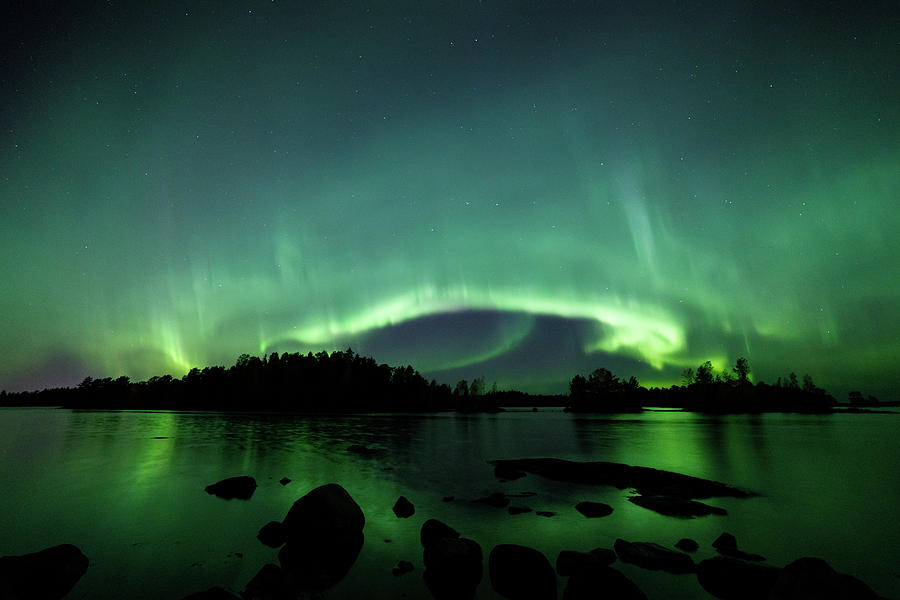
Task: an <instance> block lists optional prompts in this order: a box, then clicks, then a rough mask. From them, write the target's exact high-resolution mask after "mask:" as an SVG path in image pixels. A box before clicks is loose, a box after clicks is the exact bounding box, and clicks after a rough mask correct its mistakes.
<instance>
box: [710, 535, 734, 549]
mask: <svg viewBox="0 0 900 600" xmlns="http://www.w3.org/2000/svg"><path fill="white" fill-rule="evenodd" d="M712 547H713V548H715V549H716V550H724V551H725V552H728V551H729V550H737V549H738V546H737V538H736V537H734V536H733V535H731V534H730V533H728V532H727V531H725V532H722V535H720V536H719V537H717V538H716V539H715V541H714V542H713V543H712Z"/></svg>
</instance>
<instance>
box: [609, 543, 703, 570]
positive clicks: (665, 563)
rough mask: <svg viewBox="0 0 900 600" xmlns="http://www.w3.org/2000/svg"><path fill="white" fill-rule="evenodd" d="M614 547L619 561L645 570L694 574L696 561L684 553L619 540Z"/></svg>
mask: <svg viewBox="0 0 900 600" xmlns="http://www.w3.org/2000/svg"><path fill="white" fill-rule="evenodd" d="M614 547H615V549H616V554H618V555H619V560H622V561H623V562H627V563H631V564H634V565H637V566H639V567H641V568H644V569H652V570H662V571H666V572H668V573H675V574H679V573H693V572H694V570H695V566H694V560H693V559H692V558H691V557H690V556H688V555H687V554H685V553H683V552H678V551H677V550H670V549H669V548H665V547H664V546H660V545H659V544H654V543H653V542H626V541H625V540H623V539H621V538H620V539H617V540H616V542H615V544H614Z"/></svg>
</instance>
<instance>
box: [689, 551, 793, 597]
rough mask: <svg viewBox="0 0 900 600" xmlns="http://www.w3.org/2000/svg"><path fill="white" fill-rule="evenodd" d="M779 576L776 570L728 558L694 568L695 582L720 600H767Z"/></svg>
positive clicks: (709, 561)
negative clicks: (763, 599) (765, 599)
mask: <svg viewBox="0 0 900 600" xmlns="http://www.w3.org/2000/svg"><path fill="white" fill-rule="evenodd" d="M780 573H781V569H779V568H778V567H773V566H770V565H761V564H759V563H756V562H752V561H748V560H741V559H739V558H732V557H730V556H715V557H713V558H708V559H706V560H704V561H702V562H701V563H700V564H699V565H697V581H699V582H700V585H701V586H703V589H705V590H706V591H707V592H709V593H710V594H712V595H713V596H715V597H716V598H721V599H722V600H759V599H760V598H768V594H769V591H770V590H771V589H772V588H773V587H774V585H775V581H776V580H777V579H778V576H779V574H780Z"/></svg>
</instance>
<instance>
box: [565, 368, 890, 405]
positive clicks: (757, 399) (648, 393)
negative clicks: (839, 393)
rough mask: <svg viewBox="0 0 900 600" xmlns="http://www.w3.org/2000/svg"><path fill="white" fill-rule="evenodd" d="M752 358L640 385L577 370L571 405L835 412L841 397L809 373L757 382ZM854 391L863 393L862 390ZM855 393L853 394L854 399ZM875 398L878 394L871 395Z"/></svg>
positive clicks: (605, 372) (606, 373) (600, 371)
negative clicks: (676, 381) (676, 380)
mask: <svg viewBox="0 0 900 600" xmlns="http://www.w3.org/2000/svg"><path fill="white" fill-rule="evenodd" d="M750 375H751V369H750V363H749V361H748V360H747V359H746V358H744V357H739V358H738V359H737V360H736V361H735V364H734V366H733V367H732V368H731V370H730V371H729V370H724V371H716V369H715V368H714V367H713V365H712V362H710V361H705V362H704V363H702V364H700V365H699V366H698V367H697V368H696V369H693V368H687V369H685V370H684V371H682V374H681V379H682V385H673V386H671V387H668V388H651V389H647V388H644V387H641V386H640V385H639V384H638V381H637V380H636V379H635V378H634V377H631V378H629V379H628V380H627V381H623V380H620V379H619V378H618V377H616V376H615V375H613V374H612V373H611V372H610V371H609V370H607V369H604V368H600V369H596V370H595V371H593V372H592V373H591V374H590V375H589V376H588V377H587V378H585V377H583V376H581V375H576V376H575V377H573V378H572V380H571V381H570V382H569V400H570V401H569V406H568V407H567V409H568V410H570V411H573V412H634V411H640V410H642V409H643V407H646V406H659V407H672V408H683V409H685V410H692V411H700V412H711V413H728V412H814V413H821V412H831V411H832V410H833V407H834V406H835V405H836V404H837V400H836V399H835V398H834V397H833V396H831V395H830V394H828V393H827V392H826V391H825V390H824V389H822V388H820V387H818V386H817V385H816V384H815V382H814V381H813V378H812V377H811V376H810V375H808V374H807V375H804V376H803V383H802V385H801V384H800V382H799V380H798V377H797V374H796V373H793V372H791V373H790V374H789V375H788V376H787V377H784V378H782V377H779V378H778V380H777V381H776V383H775V384H774V385H769V384H766V383H765V382H763V381H760V382H758V383H753V382H752V381H751V378H750ZM854 394H856V395H859V392H855V393H854ZM853 398H854V395H853V394H851V399H853ZM870 399H872V400H875V401H876V402H877V400H876V399H874V398H871V397H870Z"/></svg>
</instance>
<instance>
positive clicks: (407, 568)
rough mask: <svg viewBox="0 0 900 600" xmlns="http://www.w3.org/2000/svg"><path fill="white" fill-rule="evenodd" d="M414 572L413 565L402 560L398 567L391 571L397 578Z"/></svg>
mask: <svg viewBox="0 0 900 600" xmlns="http://www.w3.org/2000/svg"><path fill="white" fill-rule="evenodd" d="M412 571H413V564H412V563H411V562H409V561H408V560H401V561H400V562H398V563H397V566H396V567H394V568H393V569H391V573H393V575H394V576H395V577H399V576H400V575H405V574H407V573H412Z"/></svg>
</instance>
